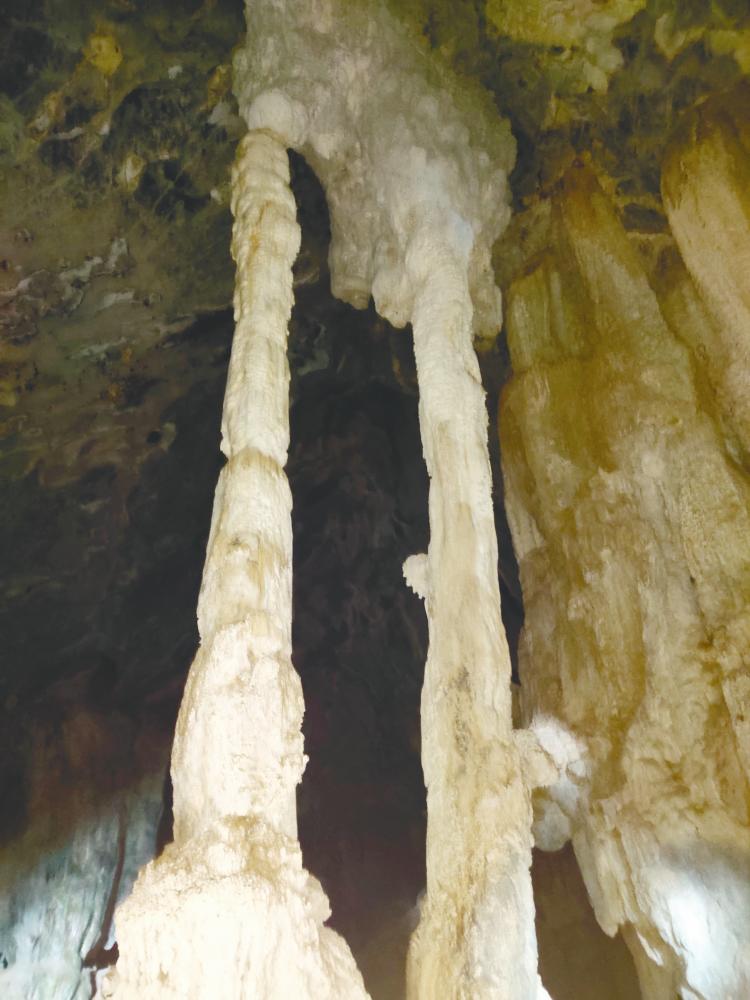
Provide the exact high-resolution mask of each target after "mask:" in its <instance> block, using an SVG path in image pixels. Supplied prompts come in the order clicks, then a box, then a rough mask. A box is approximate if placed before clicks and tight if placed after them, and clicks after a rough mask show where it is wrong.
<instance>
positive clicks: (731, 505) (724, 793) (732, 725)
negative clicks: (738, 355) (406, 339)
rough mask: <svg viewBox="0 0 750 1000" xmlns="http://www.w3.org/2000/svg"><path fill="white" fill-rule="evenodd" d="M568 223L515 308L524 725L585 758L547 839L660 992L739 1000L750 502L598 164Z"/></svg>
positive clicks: (511, 421) (743, 973) (746, 986)
mask: <svg viewBox="0 0 750 1000" xmlns="http://www.w3.org/2000/svg"><path fill="white" fill-rule="evenodd" d="M550 220H551V221H550V229H549V232H548V234H547V238H546V240H545V241H544V245H545V250H544V252H543V253H542V254H541V256H540V257H538V258H537V259H535V260H532V261H530V262H529V263H528V266H527V267H526V268H525V271H524V273H523V275H522V276H521V277H520V278H519V279H518V280H517V281H516V282H515V284H514V285H513V287H512V289H511V291H510V294H509V304H508V315H507V321H508V339H509V345H510V350H511V356H512V360H513V367H514V376H513V379H512V381H511V383H510V385H509V387H508V389H507V391H506V393H505V396H504V399H503V402H502V406H501V436H502V446H503V456H504V457H503V464H504V474H505V484H506V503H507V509H508V513H509V519H510V524H511V529H512V533H513V539H514V545H515V548H516V552H517V555H518V558H519V567H520V573H521V582H522V586H523V592H524V606H525V610H526V624H525V627H524V632H523V636H522V642H521V650H520V659H521V665H520V666H521V674H522V676H523V679H524V684H523V689H522V690H523V702H524V711H525V714H526V716H527V718H528V717H531V716H532V715H533V714H535V713H538V712H542V713H544V714H545V715H547V716H549V717H552V718H556V719H558V720H559V721H560V722H561V723H562V725H563V726H565V727H567V728H568V729H569V738H570V740H571V741H573V743H577V745H578V746H579V747H580V748H582V752H581V753H580V755H579V759H576V753H575V752H574V748H573V746H572V745H571V751H570V753H569V764H568V767H567V770H566V775H565V779H564V781H561V782H559V783H558V785H557V786H555V787H553V788H552V789H550V790H549V791H548V792H545V793H539V794H538V795H537V802H536V809H537V822H536V825H535V833H536V836H537V842H538V843H540V845H541V846H546V847H549V848H552V849H555V848H556V847H558V846H559V845H560V842H561V837H562V839H565V837H566V836H572V839H573V844H574V847H575V851H576V855H577V858H578V862H579V864H580V866H581V869H582V873H583V876H584V879H585V881H586V885H587V889H588V891H589V894H590V896H591V899H592V902H593V904H594V908H595V911H596V915H597V918H598V920H599V922H600V924H601V925H602V927H603V928H604V929H605V930H606V931H607V932H608V933H610V934H612V933H614V932H615V931H616V930H617V929H618V928H622V930H623V932H624V934H625V936H626V939H627V941H628V944H629V945H630V947H631V950H632V951H633V953H634V957H635V958H636V962H637V965H638V967H639V974H640V977H641V987H642V991H643V995H644V997H646V998H648V1000H661V998H662V997H667V996H670V997H671V996H674V995H675V993H679V995H681V996H683V997H700V998H702V1000H728V998H739V997H743V996H745V995H747V994H748V992H749V991H750V964H748V957H749V956H748V952H747V947H746V938H747V916H748V913H750V787H749V786H748V782H747V778H746V775H745V774H744V773H743V757H742V749H743V743H742V740H743V720H742V718H741V717H738V715H737V705H736V704H735V703H733V702H732V699H731V697H728V696H727V678H731V677H732V676H734V674H735V673H736V672H737V671H738V670H739V664H740V663H741V662H742V659H743V656H745V655H746V653H745V652H744V651H745V650H746V648H747V641H746V639H745V638H744V636H745V635H746V634H747V633H746V632H745V631H744V630H745V629H746V622H747V602H748V596H749V595H750V513H749V512H750V488H749V486H748V482H747V480H746V479H745V478H744V477H743V476H742V475H741V473H739V472H738V470H737V468H736V466H735V465H734V464H733V463H732V462H731V461H730V460H729V458H728V456H727V453H726V450H725V448H724V443H723V437H722V435H721V433H720V432H719V430H718V429H717V427H716V425H715V424H714V423H713V421H712V419H711V417H710V414H709V412H708V411H707V410H706V409H704V407H703V406H702V405H701V401H700V399H699V397H698V394H697V392H696V389H695V384H694V380H693V367H692V364H691V360H690V357H689V354H688V351H687V350H686V348H685V347H684V346H683V345H681V344H679V343H678V342H677V341H676V340H675V338H674V337H673V335H672V334H671V332H670V330H669V328H668V326H667V324H666V322H665V320H664V317H663V315H662V313H661V311H660V309H659V305H658V302H657V299H656V296H655V295H654V292H653V290H652V289H651V287H650V286H649V283H648V281H647V279H646V275H645V274H644V272H643V270H642V268H641V265H640V262H639V258H638V257H637V254H636V252H635V251H634V249H633V248H632V246H631V245H630V243H629V242H628V239H627V236H626V234H625V231H624V230H623V228H622V226H621V224H620V222H619V221H618V219H617V217H616V216H615V213H614V211H613V210H612V208H611V207H610V205H609V204H608V202H607V199H606V197H605V196H604V194H603V192H602V191H601V189H600V188H599V186H598V184H597V182H596V180H595V178H594V177H593V175H592V174H591V172H590V171H588V170H587V169H586V168H585V167H582V166H577V167H574V168H572V169H571V170H570V172H569V173H568V175H567V176H566V178H565V181H564V184H563V185H562V187H561V189H560V190H559V191H558V192H557V193H556V194H555V197H554V200H553V203H552V209H551V214H550ZM709 940H710V945H708V942H709Z"/></svg>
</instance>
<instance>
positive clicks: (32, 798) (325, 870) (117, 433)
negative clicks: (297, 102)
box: [0, 0, 742, 1000]
mask: <svg viewBox="0 0 750 1000" xmlns="http://www.w3.org/2000/svg"><path fill="white" fill-rule="evenodd" d="M394 6H395V7H398V6H399V5H398V4H397V3H395V0H394ZM683 6H684V12H683V13H682V14H681V15H680V17H682V18H683V19H684V23H683V22H682V21H681V22H680V24H679V25H678V27H679V28H684V29H685V30H688V29H690V30H694V31H697V29H698V28H699V27H701V26H703V27H704V28H705V26H706V25H716V24H722V23H724V21H726V19H727V18H729V19H731V18H736V17H738V16H741V15H742V11H741V10H740V11H739V12H738V11H736V10H734V9H733V7H732V4H731V3H728V2H727V3H718V2H715V3H709V2H706V3H694V4H689V5H687V4H686V5H683ZM736 6H737V5H736V4H735V5H734V7H736ZM664 9H665V5H664V4H663V3H660V2H657V0H652V2H649V3H647V4H646V5H645V6H644V9H643V10H642V11H641V12H640V13H639V14H638V15H637V16H636V17H634V18H633V19H632V20H631V21H630V22H629V23H628V24H626V25H624V26H622V28H621V29H618V32H616V33H615V44H616V46H617V47H618V50H619V51H620V52H621V54H622V56H623V65H622V68H621V69H620V70H619V71H618V72H617V73H615V74H614V75H613V77H612V80H611V81H610V86H609V91H608V93H606V94H601V93H597V92H595V91H593V90H592V89H591V88H590V87H583V88H582V87H580V86H579V85H578V84H577V83H576V80H575V79H573V77H571V76H570V74H569V75H568V76H565V74H564V73H562V74H561V72H560V71H559V63H557V62H556V61H555V60H556V59H557V57H558V56H559V53H555V52H554V51H553V49H554V47H552V48H550V47H549V46H544V45H534V44H530V43H528V42H519V41H517V40H512V39H500V40H498V39H497V38H493V37H491V35H490V33H489V32H488V31H487V25H486V22H485V20H484V17H483V4H482V3H480V2H476V3H467V4H464V5H458V7H457V8H456V11H457V12H456V13H455V14H454V13H453V12H451V11H448V9H447V8H446V7H445V5H443V4H441V3H432V4H431V3H428V2H426V0H425V2H424V3H422V2H420V3H419V4H414V5H412V9H410V11H409V13H408V14H407V15H406V17H407V19H410V18H417V19H418V20H419V19H420V18H421V19H422V21H420V25H421V32H422V34H423V35H424V37H425V39H426V43H427V44H428V45H430V46H431V47H432V48H434V49H436V50H440V51H441V52H442V53H443V55H444V56H446V57H447V58H448V59H449V61H451V62H452V64H453V65H454V68H457V69H458V70H459V71H460V72H464V71H465V72H469V73H470V74H471V75H474V76H478V77H479V78H480V79H481V80H482V81H483V82H484V83H485V85H486V86H487V87H488V88H489V89H490V90H491V91H492V92H494V93H495V94H496V95H497V96H498V102H499V104H500V106H501V107H502V110H503V113H506V114H508V115H509V117H510V119H511V122H512V125H513V131H514V134H515V136H516V139H517V141H518V146H519V159H518V166H517V168H516V171H515V172H514V175H513V177H512V190H513V197H514V205H515V208H516V209H523V208H526V207H529V206H533V205H534V204H535V201H536V199H537V198H539V197H544V196H545V192H546V191H547V190H549V188H550V186H551V185H553V184H554V183H555V181H556V179H557V177H559V175H560V174H561V173H562V171H563V170H564V169H565V168H566V166H567V165H568V164H569V163H570V162H571V160H572V159H573V158H574V157H576V156H579V155H584V154H585V155H587V156H591V157H592V158H593V159H594V161H595V163H596V165H597V168H598V169H600V171H603V172H605V173H606V174H607V176H609V177H610V178H611V179H612V187H613V191H614V192H615V200H616V203H617V207H618V211H619V212H620V215H621V218H622V220H623V222H624V224H625V226H626V228H627V229H628V231H629V232H631V233H632V234H633V235H634V237H636V238H642V239H643V240H648V239H652V238H653V237H654V236H655V235H658V234H660V233H662V232H663V231H664V229H665V222H664V218H663V213H662V211H661V208H660V202H659V193H658V188H659V162H660V157H661V153H662V151H663V148H664V143H665V141H666V138H667V136H668V135H669V133H670V131H671V129H672V128H673V126H674V124H675V122H676V121H677V120H678V118H679V115H680V113H681V111H682V110H683V109H684V108H685V107H688V106H689V105H690V104H691V103H693V102H694V101H695V100H697V99H699V98H700V96H701V95H702V94H705V93H709V92H711V91H714V90H716V89H720V88H723V87H728V86H730V85H732V84H733V83H734V82H735V81H736V79H737V76H738V73H737V67H736V65H735V63H734V62H733V60H732V59H731V57H730V56H718V57H717V56H715V55H714V56H711V54H710V53H709V51H708V49H707V47H706V46H705V45H704V44H703V43H702V42H701V41H700V33H699V32H698V33H697V34H696V41H694V42H691V43H690V44H687V45H686V46H685V47H684V49H683V50H682V51H680V52H678V53H677V54H676V56H674V57H673V58H672V59H669V60H668V59H667V58H666V57H665V56H664V54H663V53H661V52H659V51H658V50H657V47H656V46H655V43H654V33H655V32H654V25H655V23H656V20H657V18H658V17H660V16H662V14H663V11H664ZM722 18H723V19H724V21H722ZM0 21H2V22H4V24H5V28H6V30H5V31H2V30H0V486H1V489H0V704H1V708H0V714H1V715H2V719H1V720H0V748H1V749H2V753H1V754H0V796H1V801H2V809H0V838H1V841H0V851H1V853H0V992H2V994H3V996H7V997H9V998H11V1000H14V998H15V997H19V998H20V997H22V996H27V995H28V993H27V992H24V991H25V989H26V987H22V986H20V985H19V984H20V983H21V982H25V980H23V978H22V977H23V975H27V974H28V970H29V969H30V968H33V969H35V970H36V971H35V976H36V982H37V987H36V990H37V992H35V993H34V994H33V995H34V996H35V997H39V998H47V997H50V998H54V997H56V996H60V995H69V994H63V993H61V992H60V990H61V989H62V986H61V984H63V983H65V984H68V983H70V982H71V981H72V977H74V976H75V975H76V974H77V970H78V971H80V968H81V966H83V969H84V973H85V975H84V977H83V978H84V986H85V991H84V992H81V993H77V994H74V995H76V996H83V995H88V992H90V990H92V989H94V988H95V986H96V973H97V970H98V969H99V968H101V967H105V966H106V965H107V964H109V963H110V962H111V961H112V960H113V958H114V957H115V955H116V945H115V940H114V937H113V934H112V926H111V919H112V910H113V907H114V904H115V902H116V901H117V899H118V898H121V896H122V895H123V894H124V893H127V891H128V889H129V885H130V884H131V883H132V879H133V878H134V876H135V873H136V871H137V869H138V867H139V866H140V865H141V864H143V863H145V861H146V860H148V858H149V857H150V856H152V855H153V853H154V852H155V851H156V850H158V849H159V847H160V846H162V845H163V844H164V842H165V841H166V840H167V839H168V838H169V837H170V815H169V796H170V790H169V786H168V782H167V781H166V775H167V771H168V758H169V748H170V742H171V734H172V729H173V726H174V719H175V715H176V712H177V708H178V705H179V700H180V696H181V691H182V686H183V684H184V680H185V676H186V672H187V670H188V668H189V665H190V662H191V659H192V657H193V654H194V651H195V648H196V644H197V631H196V625H195V607H196V600H197V594H198V588H199V584H200V575H201V570H202V565H203V558H204V552H205V544H206V539H207V535H208V527H209V522H210V514H211V505H212V499H213V491H214V487H215V484H216V479H217V476H218V472H219V469H220V467H221V456H220V453H219V450H218V443H219V425H220V419H221V403H222V397H223V389H224V381H225V377H226V368H227V363H228V357H229V349H230V344H231V336H232V315H231V292H232V281H233V266H232V262H231V260H230V257H229V240H230V231H231V217H230V214H229V209H228V193H229V192H228V176H229V174H228V171H229V165H230V163H231V160H232V156H233V151H234V146H235V144H236V141H237V139H238V137H239V136H240V135H241V134H242V125H241V123H240V122H239V120H238V118H237V114H236V107H235V105H234V101H233V98H232V96H231V89H230V88H231V75H230V72H229V60H230V57H231V49H232V47H233V45H234V44H235V43H236V42H237V40H238V39H240V38H241V37H242V34H243V31H244V25H243V19H242V10H241V4H240V3H238V2H233V0H215V2H212V3H201V2H198V0H150V2H149V3H146V2H145V0H143V2H141V0H108V2H105V3H102V4H93V3H91V2H90V0H75V2H71V0H67V2H65V3H63V0H25V2H23V3H21V2H20V0H3V2H2V3H1V4H0ZM446 54H447V55H446ZM569 70H570V67H568V69H567V70H566V72H568V71H569ZM574 75H575V74H573V76H574ZM553 94H554V95H556V99H558V98H559V100H560V101H561V102H562V103H564V104H565V107H566V109H567V111H568V112H569V113H570V117H569V118H568V119H565V116H561V123H559V124H555V123H553V124H552V125H550V124H549V123H548V122H546V121H545V114H546V110H545V109H546V108H547V106H548V104H549V100H550V97H551V95H553ZM292 173H293V186H294V190H295V195H296V198H297V203H298V209H299V217H300V222H301V224H302V227H303V247H302V251H301V254H300V257H299V259H298V261H297V264H296V266H295V296H296V305H295V310H294V315H293V319H292V324H291V327H290V345H289V351H290V365H291V378H292V384H291V395H292V411H291V427H292V435H291V448H290V457H289V465H288V473H289V477H290V481H291V486H292V491H293V495H294V504H295V506H294V512H293V519H294V539H295V566H294V660H295V665H296V667H297V669H298V671H299V672H300V674H301V677H302V682H303V687H304V691H305V700H306V716H305V740H306V751H307V753H308V755H309V756H310V762H309V764H308V767H307V770H306V773H305V777H304V780H303V783H302V785H301V787H300V789H299V795H298V803H299V817H300V837H301V841H302V845H303V850H304V854H305V860H306V864H307V865H308V866H309V868H310V870H311V871H312V872H313V873H314V874H316V875H317V876H318V877H319V878H320V879H321V881H322V883H323V886H324V888H325V890H326V892H327V893H328V895H329V898H330V901H331V905H332V908H333V918H332V922H333V925H334V926H335V927H336V928H337V929H339V930H341V931H342V932H343V933H344V934H345V935H346V937H347V939H348V940H349V942H350V944H351V945H352V948H353V950H354V952H355V956H356V957H357V960H358V962H359V963H360V966H361V968H362V970H363V972H364V974H365V977H366V980H367V984H368V988H370V989H371V991H372V994H373V996H374V997H376V998H382V1000H385V998H391V997H393V998H396V997H398V996H400V990H402V979H401V977H402V974H403V969H402V963H403V957H404V954H405V947H406V941H407V938H408V934H409V932H410V930H411V928H412V926H413V923H414V921H415V911H414V907H415V904H416V902H417V896H418V893H419V892H420V890H421V888H422V885H423V881H424V870H423V869H424V824H425V814H424V788H423V785H422V775H421V768H420V764H419V693H420V687H421V675H422V670H423V664H424V658H425V652H426V627H425V620H424V613H423V610H422V608H421V605H420V602H419V601H418V600H417V598H416V597H414V595H413V594H412V593H411V592H410V591H409V590H408V588H407V587H406V586H405V584H404V583H403V580H402V578H401V564H402V562H403V560H404V558H405V557H406V556H408V555H410V554H412V553H414V552H417V551H421V550H423V549H424V548H425V546H426V543H427V538H428V526H427V481H426V474H425V470H424V464H423V461H422V458H421V447H420V443H419V429H418V422H417V394H416V380H415V373H414V362H413V355H412V349H411V342H410V334H409V332H408V331H394V330H392V329H391V328H390V327H388V325H387V324H385V323H384V322H383V321H382V320H381V319H379V318H378V317H377V316H376V315H375V313H374V311H373V310H372V308H371V309H370V310H368V311H366V312H357V311H355V310H353V309H351V308H349V307H347V306H345V305H343V304H342V303H339V302H336V301H335V300H334V299H333V298H332V297H331V295H330V289H329V281H328V273H327V267H326V254H327V246H328V241H329V238H330V234H329V232H328V221H327V210H326V206H325V199H324V196H323V193H322V191H321V189H320V186H319V185H318V184H317V181H316V180H315V178H314V176H313V174H312V172H311V171H310V170H309V169H308V168H307V167H306V165H305V164H304V162H303V161H302V160H301V159H300V158H298V157H292ZM540 192H541V195H540ZM513 263H514V257H513V246H512V245H511V246H504V247H503V248H502V252H501V253H500V254H499V255H498V261H497V266H498V274H499V277H500V279H501V281H502V280H503V279H504V278H507V276H508V274H509V273H511V271H512V267H513ZM481 364H482V370H483V379H484V384H485V387H486V388H487V390H488V411H489V415H490V419H489V427H490V448H491V458H492V463H493V474H494V476H495V485H496V489H495V501H496V513H497V526H498V535H499V540H500V549H501V566H500V572H501V578H502V597H503V614H504V619H505V624H506V629H507V631H508V636H509V641H510V645H511V652H512V653H513V651H514V646H515V642H516V638H517V634H518V630H519V628H520V626H521V622H522V607H521V599H520V592H519V588H518V582H517V577H516V571H515V566H514V563H513V556H512V547H511V545H510V540H509V537H508V531H507V526H506V525H505V519H504V514H503V511H502V484H501V480H500V473H499V452H498V442H497V432H496V422H495V417H494V415H495V412H496V408H497V399H498V395H499V393H500V391H501V388H502V384H503V381H504V380H505V378H506V377H507V375H508V362H507V353H506V350H505V347H504V343H503V338H502V336H501V337H500V338H499V339H498V341H497V343H496V344H495V345H494V346H493V347H492V348H491V349H489V350H488V351H486V352H485V353H484V354H483V355H482V357H481ZM515 679H516V680H517V681H518V680H520V681H521V682H522V681H523V678H518V677H517V676H516V678H515ZM534 882H535V892H536V902H537V929H538V934H539V942H540V966H541V973H542V976H543V978H544V980H545V982H546V984H547V986H548V988H549V989H550V992H551V994H552V995H553V996H554V997H555V998H556V1000H566V998H570V1000H572V998H573V997H577V998H579V1000H587V998H589V997H590V998H591V1000H594V998H598V997H601V996H602V992H601V990H602V985H601V984H602V982H603V981H606V982H607V984H608V985H607V987H606V989H607V991H608V992H607V995H608V996H611V997H612V998H613V1000H620V998H621V1000H626V998H630V997H635V996H637V995H638V992H637V987H636V985H635V980H634V973H633V970H632V963H631V962H630V959H629V956H628V955H627V953H626V952H625V950H624V947H623V946H622V943H621V942H620V941H619V939H616V940H615V941H610V940H609V939H607V938H606V937H605V936H604V935H603V934H602V932H601V931H600V930H599V929H598V927H597V925H596V923H595V921H594V918H593V914H592V912H591V909H590V907H589V905H588V902H587V900H586V896H585V891H584V889H583V886H582V882H581V879H580V876H579V875H578V873H577V869H576V867H575V864H574V862H573V859H572V854H571V852H570V850H569V849H565V850H564V851H562V852H559V853H558V854H551V855H541V854H540V855H538V856H536V857H535V862H534ZM600 977H606V978H605V979H604V980H603V979H602V978H600ZM89 981H90V989H89ZM82 989H83V987H82ZM14 991H15V992H14Z"/></svg>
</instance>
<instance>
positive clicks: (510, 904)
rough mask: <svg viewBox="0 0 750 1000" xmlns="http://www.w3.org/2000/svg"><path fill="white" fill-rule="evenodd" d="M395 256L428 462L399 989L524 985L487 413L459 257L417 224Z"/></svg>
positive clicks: (455, 993)
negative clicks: (404, 958) (406, 946)
mask: <svg viewBox="0 0 750 1000" xmlns="http://www.w3.org/2000/svg"><path fill="white" fill-rule="evenodd" d="M407 268H408V270H409V273H410V277H411V279H412V280H413V281H414V286H415V287H416V288H417V289H418V291H417V294H416V297H415V304H414V311H413V327H414V350H415V355H416V362H417V375H418V380H419V393H420V404H419V417H420V427H421V433H422V443H423V448H424V456H425V461H426V463H427V470H428V472H429V476H430V499H429V504H430V536H431V540H430V548H429V554H428V556H427V557H426V559H425V557H424V556H414V557H412V558H411V559H410V560H407V563H406V565H405V574H406V576H407V580H408V581H409V582H410V583H411V584H412V586H413V587H414V589H415V590H417V591H418V592H421V594H422V596H423V597H424V598H425V603H426V610H427V616H428V622H429V638H430V642H429V652H428V656H427V665H426V670H425V680H424V687H423V691H422V766H423V769H424V776H425V783H426V786H427V806H428V829H427V894H426V899H425V903H424V905H423V909H422V914H421V920H420V923H419V927H418V929H417V931H416V932H415V935H414V937H413V939H412V943H411V948H410V952H409V964H408V995H409V997H410V998H413V1000H417V998H419V1000H433V998H438V997H440V998H445V1000H449V998H467V1000H468V998H472V1000H490V998H492V1000H534V998H536V997H543V996H546V993H545V992H544V991H543V990H542V987H541V984H540V983H539V979H538V976H537V950H536V938H535V933H534V902H533V896H532V890H531V879H530V875H529V866H530V863H531V847H532V842H531V832H530V831H531V805H530V792H529V789H528V787H527V786H526V785H525V784H524V781H523V780H522V773H521V772H522V768H521V759H520V754H519V751H518V749H517V748H516V743H515V740H514V736H513V730H512V721H511V703H510V658H509V655H508V648H507V643H506V640H505V633H504V630H503V626H502V621H501V617H500V592H499V585H498V574H497V541H496V535H495V525H494V518H493V510H492V497H491V488H492V487H491V473H490V465H489V458H488V450H487V412H486V408H485V401H484V392H483V390H482V385H481V380H480V373H479V365H478V362H477V358H476V355H475V353H474V350H473V344H472V304H471V298H470V294H469V288H468V280H467V271H466V266H465V263H464V262H463V261H462V260H461V259H460V258H459V256H458V254H457V253H456V252H455V251H454V250H453V248H452V247H451V246H450V244H449V243H448V242H444V243H439V242H436V241H435V240H434V239H432V238H430V236H429V234H425V236H424V238H423V239H421V240H417V241H415V242H414V243H413V244H412V247H411V249H410V252H409V256H408V259H407Z"/></svg>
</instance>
